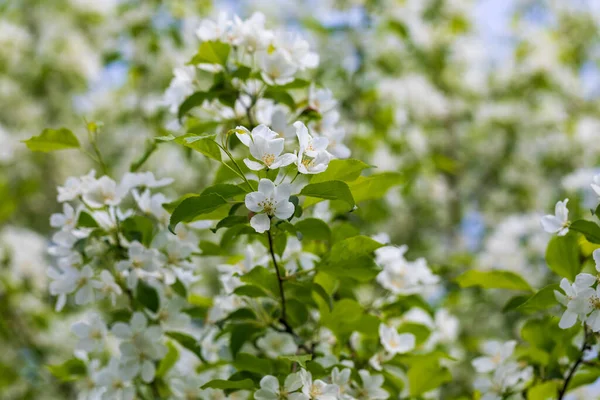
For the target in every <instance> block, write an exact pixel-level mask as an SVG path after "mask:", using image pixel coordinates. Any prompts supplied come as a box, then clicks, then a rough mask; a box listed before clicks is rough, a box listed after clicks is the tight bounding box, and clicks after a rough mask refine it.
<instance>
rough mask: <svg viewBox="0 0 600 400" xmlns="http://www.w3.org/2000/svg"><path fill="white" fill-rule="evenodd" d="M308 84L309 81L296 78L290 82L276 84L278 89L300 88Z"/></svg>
mask: <svg viewBox="0 0 600 400" xmlns="http://www.w3.org/2000/svg"><path fill="white" fill-rule="evenodd" d="M308 85H310V81H307V80H304V79H299V78H296V79H294V80H293V81H291V82H290V83H286V84H285V85H281V86H278V87H279V88H280V89H285V90H288V89H302V88H305V87H307V86H308Z"/></svg>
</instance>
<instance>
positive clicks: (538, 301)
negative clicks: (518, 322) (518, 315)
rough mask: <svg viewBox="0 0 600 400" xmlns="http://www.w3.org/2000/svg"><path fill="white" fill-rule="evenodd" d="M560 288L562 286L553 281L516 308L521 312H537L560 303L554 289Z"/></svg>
mask: <svg viewBox="0 0 600 400" xmlns="http://www.w3.org/2000/svg"><path fill="white" fill-rule="evenodd" d="M559 288H560V286H559V285H558V283H553V284H551V285H548V286H545V287H543V288H542V289H540V290H538V292H537V293H536V294H534V295H533V296H531V297H530V298H529V299H527V300H526V301H525V302H524V303H522V304H521V305H520V306H518V307H517V308H516V310H517V311H521V312H535V311H541V310H546V309H548V308H550V307H552V306H555V305H556V304H558V303H557V301H556V298H555V297H554V291H555V290H558V289H559Z"/></svg>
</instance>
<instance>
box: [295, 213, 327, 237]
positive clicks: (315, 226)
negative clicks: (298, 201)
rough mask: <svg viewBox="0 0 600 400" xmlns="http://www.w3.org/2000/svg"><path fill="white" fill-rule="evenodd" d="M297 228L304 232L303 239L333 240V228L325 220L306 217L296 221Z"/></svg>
mask: <svg viewBox="0 0 600 400" xmlns="http://www.w3.org/2000/svg"><path fill="white" fill-rule="evenodd" d="M294 227H295V228H296V230H297V231H298V232H300V233H301V234H302V239H303V240H326V241H330V240H331V229H329V225H327V224H326V223H325V222H324V221H323V220H320V219H318V218H306V219H303V220H302V221H298V222H296V224H295V225H294Z"/></svg>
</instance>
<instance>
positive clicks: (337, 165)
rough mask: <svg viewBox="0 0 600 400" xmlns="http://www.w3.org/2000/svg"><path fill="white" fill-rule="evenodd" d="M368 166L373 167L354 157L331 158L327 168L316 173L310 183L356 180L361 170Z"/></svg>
mask: <svg viewBox="0 0 600 400" xmlns="http://www.w3.org/2000/svg"><path fill="white" fill-rule="evenodd" d="M367 168H371V166H370V165H369V164H366V163H364V162H362V161H360V160H354V159H352V158H349V159H346V160H338V159H336V160H331V162H330V163H329V165H328V166H327V169H326V170H325V171H324V172H321V173H320V174H317V175H314V176H313V178H312V179H311V181H310V183H319V182H325V181H344V182H352V181H354V180H356V179H357V178H358V177H359V176H360V174H361V172H362V171H363V170H365V169H367Z"/></svg>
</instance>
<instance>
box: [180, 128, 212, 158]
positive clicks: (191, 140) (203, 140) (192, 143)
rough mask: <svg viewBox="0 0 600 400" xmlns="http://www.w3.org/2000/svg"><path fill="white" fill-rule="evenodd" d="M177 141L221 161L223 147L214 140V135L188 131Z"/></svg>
mask: <svg viewBox="0 0 600 400" xmlns="http://www.w3.org/2000/svg"><path fill="white" fill-rule="evenodd" d="M175 142H177V143H179V144H181V145H183V146H185V147H188V148H190V149H192V150H195V151H197V152H199V153H202V154H204V155H205V156H206V157H208V158H212V159H213V160H216V161H221V149H220V148H219V146H218V145H217V143H216V142H215V140H214V137H210V136H209V137H207V136H198V135H195V134H193V133H186V134H185V135H183V136H179V137H178V138H176V139H175Z"/></svg>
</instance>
